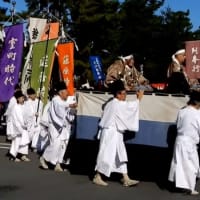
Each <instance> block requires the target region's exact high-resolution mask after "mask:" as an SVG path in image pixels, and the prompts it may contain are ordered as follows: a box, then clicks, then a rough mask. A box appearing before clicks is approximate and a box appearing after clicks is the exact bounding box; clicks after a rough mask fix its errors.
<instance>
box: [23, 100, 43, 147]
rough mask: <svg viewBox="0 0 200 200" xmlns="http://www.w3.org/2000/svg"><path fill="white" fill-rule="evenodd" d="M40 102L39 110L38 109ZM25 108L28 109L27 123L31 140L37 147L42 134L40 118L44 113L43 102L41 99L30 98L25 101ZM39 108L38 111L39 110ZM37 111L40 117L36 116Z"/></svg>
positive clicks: (33, 145) (32, 145)
mask: <svg viewBox="0 0 200 200" xmlns="http://www.w3.org/2000/svg"><path fill="white" fill-rule="evenodd" d="M38 103H39V110H38ZM25 109H26V111H27V112H26V124H27V127H28V133H29V137H30V141H31V147H32V148H37V142H38V138H39V134H40V126H39V123H40V118H41V115H42V109H43V103H42V101H41V100H40V102H39V99H37V98H36V99H35V100H31V99H28V100H27V101H25ZM37 110H38V111H37ZM36 113H38V117H36Z"/></svg>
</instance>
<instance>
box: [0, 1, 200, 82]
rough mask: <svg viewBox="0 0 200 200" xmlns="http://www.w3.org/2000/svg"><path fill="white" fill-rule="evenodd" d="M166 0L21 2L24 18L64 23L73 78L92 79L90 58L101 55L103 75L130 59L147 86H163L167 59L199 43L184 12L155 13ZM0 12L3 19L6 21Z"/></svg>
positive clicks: (198, 32) (164, 11)
mask: <svg viewBox="0 0 200 200" xmlns="http://www.w3.org/2000/svg"><path fill="white" fill-rule="evenodd" d="M164 1H165V0H124V1H119V0H76V1H74V0H57V1H53V0H37V1H35V0H25V2H26V4H27V12H24V13H22V14H23V17H25V16H26V17H27V18H28V17H29V16H34V17H47V16H48V17H49V18H51V20H60V21H62V23H63V25H64V28H65V31H66V32H67V33H68V34H69V35H70V36H71V37H72V38H73V39H74V40H76V42H77V44H78V47H79V51H76V54H75V73H76V74H79V75H83V74H84V75H85V76H86V77H87V78H88V77H89V79H92V76H91V70H90V67H89V62H88V59H89V58H88V57H89V55H101V57H102V61H103V66H104V70H106V69H107V67H108V66H109V64H111V62H112V61H113V59H115V58H116V57H117V56H121V55H127V54H130V53H133V54H134V56H135V58H136V67H138V66H139V65H140V64H141V63H142V64H144V73H145V76H146V77H147V78H149V79H150V81H151V82H154V81H163V80H165V77H166V70H167V66H168V63H169V62H170V59H171V55H172V54H173V53H174V52H175V51H176V50H177V49H179V48H183V47H184V42H185V41H188V40H199V39H200V29H198V30H196V31H192V23H191V21H190V19H189V10H188V11H177V12H175V11H173V10H172V9H171V8H170V7H168V8H165V9H164V10H162V12H161V14H158V10H159V9H160V8H161V6H162V5H163V4H164ZM3 11H4V10H2V11H1V9H0V16H1V19H3V17H5V13H3Z"/></svg>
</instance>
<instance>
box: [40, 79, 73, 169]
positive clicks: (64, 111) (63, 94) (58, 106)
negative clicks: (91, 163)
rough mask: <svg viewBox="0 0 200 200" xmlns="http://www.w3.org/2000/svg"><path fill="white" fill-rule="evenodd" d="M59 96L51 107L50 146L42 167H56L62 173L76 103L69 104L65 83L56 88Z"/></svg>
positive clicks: (43, 158)
mask: <svg viewBox="0 0 200 200" xmlns="http://www.w3.org/2000/svg"><path fill="white" fill-rule="evenodd" d="M56 91H57V95H56V96H54V97H53V99H52V101H51V104H50V107H49V134H50V144H49V146H47V148H46V149H45V150H44V153H43V155H42V156H41V157H40V164H41V167H42V168H44V169H48V165H47V163H46V161H47V162H50V163H51V164H53V165H54V166H55V168H54V170H55V171H59V172H62V171H63V169H62V167H61V165H60V164H61V163H62V162H63V157H64V154H65V151H66V148H67V144H68V141H69V138H70V134H71V124H72V122H73V120H74V118H75V112H74V109H75V108H76V103H74V104H69V102H68V101H67V99H68V92H67V87H66V84H65V82H59V84H57V86H56Z"/></svg>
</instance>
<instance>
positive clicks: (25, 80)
mask: <svg viewBox="0 0 200 200" xmlns="http://www.w3.org/2000/svg"><path fill="white" fill-rule="evenodd" d="M32 53H33V45H32V44H31V45H30V48H29V52H28V54H27V56H26V61H25V64H24V67H23V70H22V76H21V89H22V92H23V93H24V94H26V91H27V89H28V88H29V87H30V84H31V73H32Z"/></svg>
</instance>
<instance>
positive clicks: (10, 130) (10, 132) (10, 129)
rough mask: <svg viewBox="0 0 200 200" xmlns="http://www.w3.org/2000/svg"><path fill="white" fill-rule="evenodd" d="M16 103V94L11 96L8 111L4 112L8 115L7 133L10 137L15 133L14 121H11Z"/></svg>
mask: <svg viewBox="0 0 200 200" xmlns="http://www.w3.org/2000/svg"><path fill="white" fill-rule="evenodd" d="M16 104H17V100H16V98H15V97H14V96H13V97H11V99H10V100H9V103H8V107H7V109H6V112H5V114H4V115H5V116H6V135H7V137H8V139H11V135H13V134H14V133H13V127H12V122H11V113H12V110H13V107H14V106H15V105H16Z"/></svg>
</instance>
